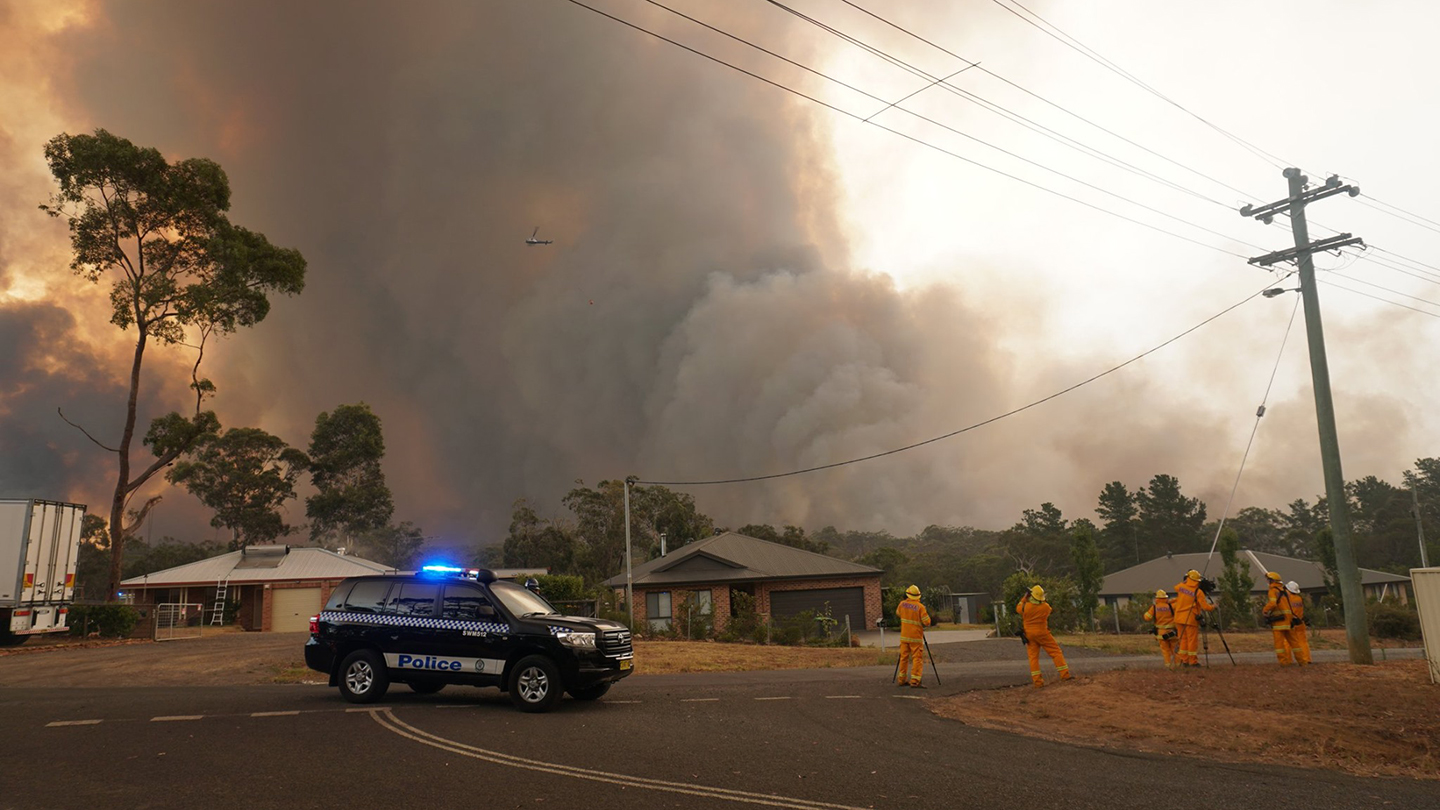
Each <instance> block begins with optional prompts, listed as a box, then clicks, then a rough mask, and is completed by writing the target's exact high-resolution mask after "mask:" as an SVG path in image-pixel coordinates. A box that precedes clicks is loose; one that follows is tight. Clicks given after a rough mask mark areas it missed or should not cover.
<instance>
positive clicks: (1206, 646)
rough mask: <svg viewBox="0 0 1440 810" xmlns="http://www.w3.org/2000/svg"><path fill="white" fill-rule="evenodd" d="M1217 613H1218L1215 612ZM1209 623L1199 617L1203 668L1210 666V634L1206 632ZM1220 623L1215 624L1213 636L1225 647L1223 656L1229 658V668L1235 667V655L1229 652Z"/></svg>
mask: <svg viewBox="0 0 1440 810" xmlns="http://www.w3.org/2000/svg"><path fill="white" fill-rule="evenodd" d="M1217 612H1218V611H1217ZM1209 624H1210V623H1209V622H1208V621H1206V620H1205V618H1204V617H1203V616H1202V617H1200V647H1201V649H1203V650H1204V651H1205V666H1207V667H1208V666H1210V634H1209V632H1208V628H1209ZM1221 624H1222V622H1220V621H1218V620H1217V621H1216V622H1215V635H1217V636H1219V637H1220V644H1221V645H1222V646H1224V647H1225V654H1226V655H1227V656H1229V657H1230V666H1232V667H1235V666H1239V664H1237V663H1235V655H1234V653H1232V652H1230V643H1229V642H1227V641H1226V640H1225V631H1224V630H1221V629H1220V625H1221Z"/></svg>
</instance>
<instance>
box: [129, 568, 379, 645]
mask: <svg viewBox="0 0 1440 810" xmlns="http://www.w3.org/2000/svg"><path fill="white" fill-rule="evenodd" d="M393 570H394V569H392V568H390V567H388V566H385V565H381V564H380V563H377V562H372V561H370V560H366V559H362V558H360V557H353V556H349V555H345V554H337V553H335V552H333V551H327V550H326V549H323V548H291V547H290V546H247V547H245V548H243V549H241V550H240V551H232V552H229V553H228V554H221V555H219V556H216V557H211V558H209V559H206V560H198V561H196V562H193V563H189V564H186V565H180V566H176V567H174V568H167V569H165V570H164V571H156V572H155V573H153V574H145V575H144V576H138V577H131V578H129V579H127V580H124V581H123V582H121V583H120V587H121V591H122V593H124V594H125V596H126V597H127V601H131V602H132V603H133V604H135V605H136V606H137V607H143V606H146V605H158V604H163V603H166V602H172V603H176V602H178V603H182V604H199V605H201V607H202V609H203V610H204V620H205V623H206V624H209V623H210V621H211V615H212V612H213V608H214V606H215V603H216V593H217V591H222V590H223V593H224V598H225V600H226V601H227V602H232V603H236V604H238V605H239V610H238V611H236V614H235V623H236V624H238V625H240V626H241V627H243V628H244V629H246V630H257V631H262V632H267V633H268V632H293V631H303V630H308V629H309V628H310V617H311V616H313V615H315V614H316V613H319V612H320V608H321V606H323V605H324V604H325V601H326V600H327V599H329V598H330V592H331V591H332V590H334V589H335V586H336V585H339V584H340V582H341V580H344V579H346V578H347V577H355V576H365V575H367V574H385V573H390V572H392V571H393Z"/></svg>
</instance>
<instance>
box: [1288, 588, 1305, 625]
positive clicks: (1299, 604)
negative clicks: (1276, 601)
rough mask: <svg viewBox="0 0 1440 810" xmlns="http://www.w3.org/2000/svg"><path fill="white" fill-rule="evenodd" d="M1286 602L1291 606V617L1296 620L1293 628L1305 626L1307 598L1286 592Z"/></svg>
mask: <svg viewBox="0 0 1440 810" xmlns="http://www.w3.org/2000/svg"><path fill="white" fill-rule="evenodd" d="M1285 601H1286V602H1287V603H1289V605H1290V615H1291V617H1293V619H1294V621H1292V622H1291V623H1290V624H1291V625H1292V626H1294V625H1300V624H1304V623H1305V622H1304V619H1305V597H1304V596H1302V595H1300V594H1298V593H1290V592H1289V591H1286V592H1285Z"/></svg>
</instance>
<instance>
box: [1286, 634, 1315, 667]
mask: <svg viewBox="0 0 1440 810" xmlns="http://www.w3.org/2000/svg"><path fill="white" fill-rule="evenodd" d="M1290 649H1291V651H1292V652H1294V653H1295V663H1297V664H1299V665H1301V666H1304V665H1305V664H1308V663H1310V638H1309V636H1308V635H1307V634H1306V632H1305V626H1304V625H1295V626H1294V627H1291V628H1290Z"/></svg>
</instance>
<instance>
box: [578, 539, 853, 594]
mask: <svg viewBox="0 0 1440 810" xmlns="http://www.w3.org/2000/svg"><path fill="white" fill-rule="evenodd" d="M880 573H881V572H880V569H878V568H871V567H870V566H868V565H860V564H859V563H852V562H847V561H845V560H841V559H838V558H835V557H831V556H828V555H825V554H816V553H815V552H813V551H805V550H804V549H798V548H794V547H792V546H786V545H781V544H780V543H771V542H769V541H768V540H760V539H758V538H755V537H747V536H746V535H743V534H737V533H735V532H725V533H724V534H717V535H715V536H714V537H707V538H705V539H704V540H696V541H695V542H693V543H690V544H688V545H685V546H681V547H680V548H678V549H676V550H674V551H672V552H670V553H669V554H666V555H665V556H664V557H657V558H655V559H653V560H651V561H649V562H647V563H644V564H643V565H639V566H636V567H635V570H634V572H633V581H634V583H635V584H636V585H647V586H650V585H683V584H687V583H701V582H752V581H755V580H764V579H814V578H820V577H853V576H871V575H876V576H878V575H879V574H880ZM605 584H606V585H608V586H610V587H620V586H623V585H624V584H625V575H624V574H620V575H618V576H614V577H611V578H610V579H607V580H606V581H605Z"/></svg>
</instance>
